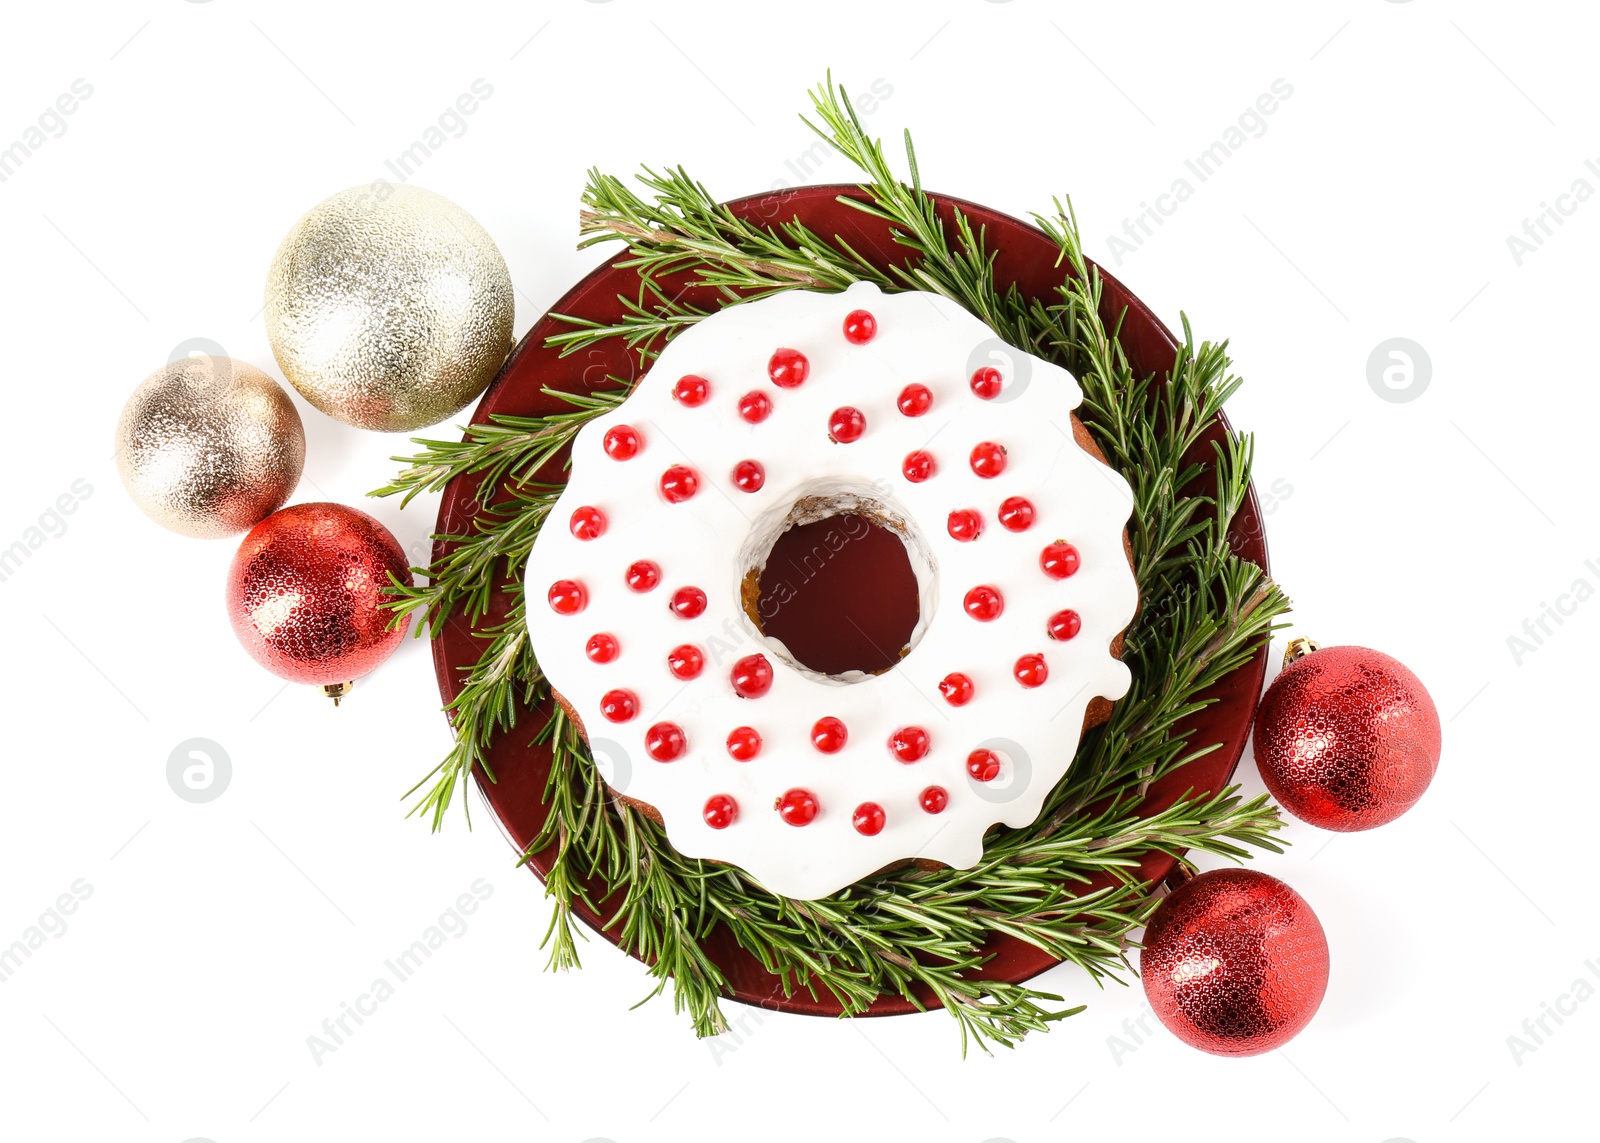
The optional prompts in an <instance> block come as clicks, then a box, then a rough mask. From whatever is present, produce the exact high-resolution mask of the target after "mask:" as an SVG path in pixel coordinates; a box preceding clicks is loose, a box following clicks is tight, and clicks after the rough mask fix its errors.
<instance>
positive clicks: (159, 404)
mask: <svg viewBox="0 0 1600 1143" xmlns="http://www.w3.org/2000/svg"><path fill="white" fill-rule="evenodd" d="M305 461H306V436H305V429H304V428H303V427H302V426H301V424H300V414H299V413H298V412H296V411H295V407H294V402H292V401H291V400H289V394H287V393H285V392H284V391H283V387H282V386H281V385H279V384H278V383H277V382H276V381H274V380H273V379H272V378H271V377H268V376H267V375H266V374H265V373H263V372H261V370H259V369H257V368H256V367H255V366H253V365H247V364H246V363H244V362H243V361H235V360H233V359H232V358H230V357H186V358H182V359H180V360H178V361H174V362H172V363H171V364H170V365H167V366H166V367H165V368H162V369H158V370H157V371H156V372H154V373H152V374H151V375H150V376H149V377H147V378H145V379H144V381H142V382H141V383H140V385H139V387H138V388H137V389H135V390H134V391H133V396H131V397H129V398H128V403H127V404H126V405H124V406H123V408H122V417H121V419H120V420H118V422H117V469H118V471H119V472H120V473H121V476H122V484H123V487H125V488H126V489H127V490H128V495H129V496H131V497H133V502H134V503H135V504H137V505H138V506H139V508H140V510H142V511H143V512H144V514H145V515H146V516H149V517H150V518H151V519H152V520H154V521H155V522H156V523H158V524H160V525H162V526H163V527H166V528H171V529H172V530H173V531H174V532H179V533H181V534H183V535H185V536H194V537H196V538H199V539H215V538H217V537H221V536H233V535H237V534H238V533H240V532H244V531H247V530H249V529H250V528H252V527H254V526H255V525H256V524H257V523H259V522H260V521H261V520H264V519H266V518H267V517H268V516H270V515H272V513H274V512H276V511H277V510H278V509H279V508H281V507H282V506H283V503H284V501H286V500H288V499H289V497H290V495H292V494H293V492H294V489H295V485H297V484H299V483H300V472H301V470H302V469H303V468H304V467H305Z"/></svg>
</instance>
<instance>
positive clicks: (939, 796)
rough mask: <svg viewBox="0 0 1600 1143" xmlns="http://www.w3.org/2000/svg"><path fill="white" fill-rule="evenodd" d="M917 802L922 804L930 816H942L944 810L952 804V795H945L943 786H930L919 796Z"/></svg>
mask: <svg viewBox="0 0 1600 1143" xmlns="http://www.w3.org/2000/svg"><path fill="white" fill-rule="evenodd" d="M917 801H919V802H921V803H922V808H923V809H924V810H926V811H927V812H928V813H930V814H942V813H944V808H945V807H946V806H948V805H949V804H950V795H949V794H947V793H945V790H944V787H943V786H929V787H928V788H927V789H926V790H924V791H922V793H921V794H920V795H919V796H918V798H917Z"/></svg>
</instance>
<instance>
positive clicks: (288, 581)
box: [228, 504, 411, 699]
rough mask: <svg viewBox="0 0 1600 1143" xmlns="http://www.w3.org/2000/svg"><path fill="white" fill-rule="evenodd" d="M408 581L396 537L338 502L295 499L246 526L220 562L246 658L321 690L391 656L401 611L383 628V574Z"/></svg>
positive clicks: (405, 623)
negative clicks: (228, 557)
mask: <svg viewBox="0 0 1600 1143" xmlns="http://www.w3.org/2000/svg"><path fill="white" fill-rule="evenodd" d="M391 574H392V575H393V576H394V577H395V578H397V579H398V580H399V581H400V582H401V583H405V584H409V583H411V568H410V566H409V564H408V562H407V560H406V557H405V553H404V552H403V551H402V550H401V548H400V544H399V541H397V540H396V539H395V538H394V536H393V535H392V534H391V533H390V532H389V530H388V529H387V528H385V527H384V526H383V525H382V524H380V523H378V521H376V520H374V519H373V518H372V517H371V516H368V515H367V514H366V513H365V512H358V511H357V510H356V509H354V508H347V507H345V506H344V505H343V504H296V505H293V506H292V507H289V508H284V509H281V510H279V511H277V512H274V513H273V514H272V515H271V516H268V517H267V518H266V519H265V520H263V521H261V523H259V524H257V525H256V526H255V527H254V528H252V529H251V530H250V534H249V535H247V536H245V538H244V542H243V543H242V544H240V545H239V551H238V552H237V553H236V554H235V555H234V557H233V564H232V566H230V567H229V568H228V618H229V620H230V621H231V622H232V623H233V631H234V634H235V635H237V636H238V637H239V642H240V643H242V644H244V649H245V650H246V651H248V652H249V653H250V657H251V658H253V659H254V660H255V661H256V662H258V663H260V664H261V665H262V666H263V667H265V668H266V669H267V670H269V671H271V672H272V673H273V674H275V675H278V676H279V677H281V678H285V679H288V680H289V681H290V682H295V683H311V684H314V685H320V686H322V687H324V688H325V689H327V690H328V691H329V693H330V694H332V695H333V696H334V697H335V699H337V698H338V696H339V695H340V694H342V693H343V686H342V684H348V683H349V682H351V681H352V680H354V679H358V678H360V677H361V676H362V675H365V674H366V673H367V672H369V671H371V670H372V669H373V668H375V667H377V666H378V664H380V663H382V662H383V661H384V660H385V659H387V658H388V657H389V656H390V655H392V654H393V653H394V651H395V649H396V648H397V647H399V646H400V641H401V640H402V639H403V638H405V633H406V628H407V627H409V626H410V617H409V616H408V617H406V618H405V619H402V620H401V621H400V622H399V623H397V624H396V625H395V626H393V627H391V626H390V622H391V621H392V619H393V618H394V613H393V612H391V611H389V610H387V609H386V608H384V607H383V606H382V605H383V603H384V602H385V600H386V599H387V598H388V596H387V594H386V590H387V588H388V587H389V582H390V580H389V577H390V575H391Z"/></svg>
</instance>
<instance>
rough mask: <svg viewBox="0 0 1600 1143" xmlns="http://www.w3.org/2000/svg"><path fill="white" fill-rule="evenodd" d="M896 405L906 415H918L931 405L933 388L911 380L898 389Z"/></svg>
mask: <svg viewBox="0 0 1600 1143" xmlns="http://www.w3.org/2000/svg"><path fill="white" fill-rule="evenodd" d="M895 404H896V406H898V408H899V409H900V411H901V412H902V413H904V414H905V415H906V416H908V417H920V416H922V414H923V413H926V412H927V411H928V410H929V409H931V408H932V407H933V390H932V389H929V388H928V387H927V386H926V385H918V384H916V383H915V382H913V383H912V384H910V385H907V386H906V387H905V388H904V389H902V390H900V397H899V400H897V401H896V402H895Z"/></svg>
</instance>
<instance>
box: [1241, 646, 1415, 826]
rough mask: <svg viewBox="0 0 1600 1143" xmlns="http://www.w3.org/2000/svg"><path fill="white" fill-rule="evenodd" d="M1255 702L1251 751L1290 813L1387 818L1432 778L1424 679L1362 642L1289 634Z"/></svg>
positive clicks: (1316, 818)
mask: <svg viewBox="0 0 1600 1143" xmlns="http://www.w3.org/2000/svg"><path fill="white" fill-rule="evenodd" d="M1284 658H1285V662H1286V663H1287V665H1286V666H1285V667H1284V669H1283V671H1282V673H1281V674H1279V675H1278V677H1277V679H1276V680H1274V681H1273V684H1272V686H1270V687H1269V688H1267V693H1266V694H1265V695H1264V696H1263V697H1262V699H1261V705H1260V706H1259V707H1258V708H1257V710H1256V725H1255V753H1256V762H1257V763H1258V764H1259V766H1260V767H1261V778H1262V781H1264V782H1265V783H1266V786H1267V789H1268V790H1269V791H1270V792H1271V793H1272V796H1273V797H1274V798H1276V799H1277V800H1278V802H1279V803H1281V804H1282V806H1283V807H1284V809H1286V810H1288V811H1289V812H1290V813H1292V814H1293V815H1294V816H1295V817H1297V818H1300V819H1301V820H1302V821H1306V822H1309V823H1310V824H1312V825H1314V826H1320V827H1321V828H1323V829H1329V830H1337V831H1340V832H1351V831H1355V830H1364V829H1372V828H1373V827H1375V826H1380V825H1384V824H1385V823H1387V822H1391V821H1393V820H1394V819H1395V818H1397V817H1399V816H1400V815H1401V814H1403V813H1405V812H1406V811H1407V810H1408V809H1410V808H1411V807H1412V806H1414V805H1415V804H1416V803H1417V801H1418V799H1420V798H1421V797H1422V795H1423V792H1424V791H1425V790H1427V788H1428V784H1429V783H1430V782H1432V781H1433V775H1434V773H1435V771H1436V770H1437V769H1438V766H1439V755H1440V750H1441V742H1440V726H1439V712H1438V711H1437V710H1436V709H1435V707H1434V705H1433V699H1432V698H1431V697H1430V696H1429V695H1428V691H1427V688H1426V687H1424V686H1423V685H1422V681H1421V680H1420V679H1418V678H1417V676H1416V675H1414V674H1412V673H1411V672H1410V671H1409V670H1407V669H1406V667H1405V665H1404V664H1402V663H1400V662H1399V661H1398V660H1396V659H1393V658H1391V657H1390V656H1388V655H1385V654H1383V653H1382V652H1381V651H1373V650H1371V649H1369V648H1366V647H1328V648H1326V649H1323V648H1319V646H1318V645H1317V644H1316V643H1315V642H1314V641H1312V640H1309V639H1297V640H1295V641H1293V642H1292V643H1290V645H1289V651H1288V653H1287V654H1286V655H1285V656H1284Z"/></svg>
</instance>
